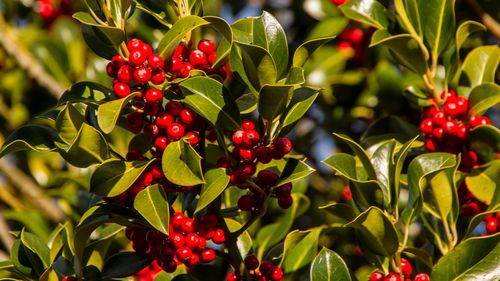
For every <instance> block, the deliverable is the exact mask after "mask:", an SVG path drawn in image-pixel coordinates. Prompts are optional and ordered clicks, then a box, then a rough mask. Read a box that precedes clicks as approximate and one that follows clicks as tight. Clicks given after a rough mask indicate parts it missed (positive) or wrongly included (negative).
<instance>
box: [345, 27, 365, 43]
mask: <svg viewBox="0 0 500 281" xmlns="http://www.w3.org/2000/svg"><path fill="white" fill-rule="evenodd" d="M364 37H365V33H364V32H363V30H361V29H360V28H346V29H344V31H342V33H341V34H340V38H341V39H343V40H345V41H347V42H350V43H352V44H353V45H359V44H361V43H362V42H363V39H364Z"/></svg>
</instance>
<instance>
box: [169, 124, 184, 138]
mask: <svg viewBox="0 0 500 281" xmlns="http://www.w3.org/2000/svg"><path fill="white" fill-rule="evenodd" d="M167 134H168V136H169V137H170V138H172V139H174V140H178V139H180V138H182V136H184V126H182V125H181V124H179V123H172V124H170V125H168V127H167Z"/></svg>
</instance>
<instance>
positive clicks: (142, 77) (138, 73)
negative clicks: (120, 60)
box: [134, 66, 151, 84]
mask: <svg viewBox="0 0 500 281" xmlns="http://www.w3.org/2000/svg"><path fill="white" fill-rule="evenodd" d="M150 79H151V71H149V69H148V68H147V67H144V66H142V67H139V68H137V69H136V70H135V71H134V80H135V82H137V83H138V84H146V83H148V82H149V80H150Z"/></svg>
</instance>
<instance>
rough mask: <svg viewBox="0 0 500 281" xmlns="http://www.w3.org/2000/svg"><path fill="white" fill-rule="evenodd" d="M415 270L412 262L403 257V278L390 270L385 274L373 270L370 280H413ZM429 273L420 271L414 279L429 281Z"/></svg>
mask: <svg viewBox="0 0 500 281" xmlns="http://www.w3.org/2000/svg"><path fill="white" fill-rule="evenodd" d="M412 272H413V267H412V266H411V263H410V262H409V261H408V260H407V259H405V258H401V275H402V276H403V278H401V275H400V274H399V273H396V272H390V273H389V274H387V275H384V274H383V273H382V272H379V271H376V272H373V273H372V275H370V281H403V280H404V281H411V280H412V279H411V277H410V276H411V274H412ZM429 280H430V278H429V275H427V274H426V273H419V274H417V275H415V277H414V278H413V281H429Z"/></svg>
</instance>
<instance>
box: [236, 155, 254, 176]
mask: <svg viewBox="0 0 500 281" xmlns="http://www.w3.org/2000/svg"><path fill="white" fill-rule="evenodd" d="M240 153H241V152H240ZM256 170H257V167H256V166H255V164H254V163H253V162H243V163H241V165H240V171H242V172H243V173H244V174H246V175H248V176H252V175H253V174H255V172H256Z"/></svg>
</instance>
